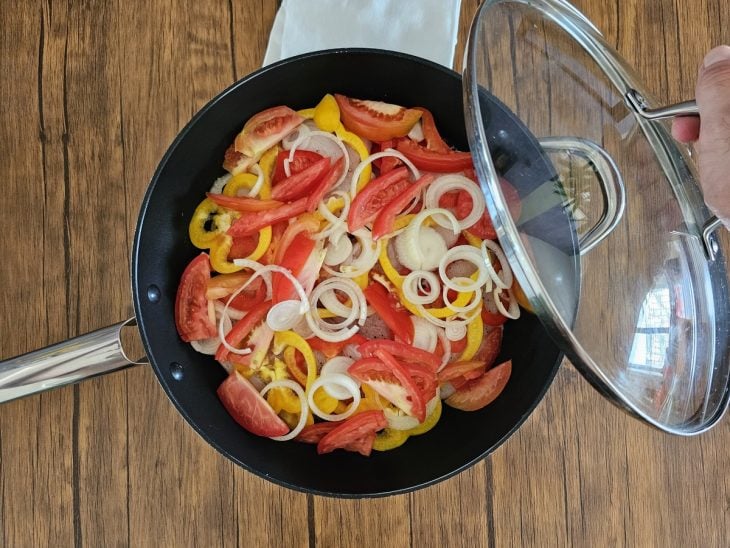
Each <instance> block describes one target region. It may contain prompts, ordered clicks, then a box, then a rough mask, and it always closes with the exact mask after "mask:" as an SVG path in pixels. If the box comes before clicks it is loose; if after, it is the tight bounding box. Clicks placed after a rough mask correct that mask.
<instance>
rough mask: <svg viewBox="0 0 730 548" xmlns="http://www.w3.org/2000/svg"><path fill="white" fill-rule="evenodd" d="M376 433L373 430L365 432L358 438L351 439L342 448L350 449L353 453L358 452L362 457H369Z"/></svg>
mask: <svg viewBox="0 0 730 548" xmlns="http://www.w3.org/2000/svg"><path fill="white" fill-rule="evenodd" d="M376 435H377V434H376V433H375V432H370V433H369V434H365V435H364V436H362V437H360V438H357V439H355V440H352V441H351V442H350V443H348V444H347V445H345V446H344V447H343V449H344V450H345V451H352V452H353V453H360V454H361V455H362V456H363V457H369V456H370V453H372V451H373V443H375V437H376Z"/></svg>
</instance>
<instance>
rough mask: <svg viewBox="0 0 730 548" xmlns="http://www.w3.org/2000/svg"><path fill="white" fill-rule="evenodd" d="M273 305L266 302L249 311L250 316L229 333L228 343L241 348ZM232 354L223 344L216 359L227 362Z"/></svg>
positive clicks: (244, 318) (241, 320)
mask: <svg viewBox="0 0 730 548" xmlns="http://www.w3.org/2000/svg"><path fill="white" fill-rule="evenodd" d="M272 304H273V303H272V302H271V301H266V302H263V303H261V304H257V305H256V306H254V307H253V308H252V309H251V310H249V311H248V314H246V315H245V316H244V317H243V318H241V319H240V320H238V321H237V322H236V324H235V325H234V326H233V329H231V330H230V331H229V332H228V334H227V335H226V342H227V343H228V344H230V345H231V346H233V347H237V348H240V347H241V345H242V343H243V342H244V341H245V340H246V337H247V336H248V335H249V333H251V331H252V330H253V328H254V327H256V326H257V325H258V324H259V323H260V322H261V321H263V319H264V318H265V317H266V314H267V312H268V311H269V309H270V308H271V305H272ZM230 353H231V352H230V350H228V349H227V348H226V347H225V346H223V345H222V344H221V345H220V346H219V347H218V352H216V353H215V359H216V360H218V361H219V362H222V361H225V360H226V359H227V358H228V356H229V354H230Z"/></svg>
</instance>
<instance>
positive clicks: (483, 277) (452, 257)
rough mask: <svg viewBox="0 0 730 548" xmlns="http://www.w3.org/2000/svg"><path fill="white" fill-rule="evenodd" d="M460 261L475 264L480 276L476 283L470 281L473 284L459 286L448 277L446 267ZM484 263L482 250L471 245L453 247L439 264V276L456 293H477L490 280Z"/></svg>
mask: <svg viewBox="0 0 730 548" xmlns="http://www.w3.org/2000/svg"><path fill="white" fill-rule="evenodd" d="M458 260H464V261H469V262H470V263H472V264H474V266H476V267H477V269H479V276H478V277H477V279H476V280H475V281H471V280H470V281H471V283H469V284H466V285H465V284H461V285H457V284H455V283H454V282H453V281H451V279H450V278H449V277H448V276H447V275H446V267H447V266H448V264H449V263H451V262H453V261H458ZM484 262H485V261H484V256H483V255H482V253H481V252H480V250H478V249H477V248H475V247H472V246H470V245H457V246H456V247H452V248H451V249H449V250H448V251H447V252H446V255H444V256H443V258H442V259H441V262H440V263H439V275H440V276H441V281H442V282H443V284H444V285H445V286H446V287H448V288H449V289H453V290H454V291H477V290H479V288H480V287H481V286H483V285H484V284H485V283H486V282H487V280H489V279H490V278H489V274H487V270H486V268H487V267H486V265H485V264H484Z"/></svg>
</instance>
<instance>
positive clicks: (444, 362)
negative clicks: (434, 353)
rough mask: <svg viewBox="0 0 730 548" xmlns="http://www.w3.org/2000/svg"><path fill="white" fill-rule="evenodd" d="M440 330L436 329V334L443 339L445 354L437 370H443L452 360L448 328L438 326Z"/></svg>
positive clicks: (442, 344) (442, 345)
mask: <svg viewBox="0 0 730 548" xmlns="http://www.w3.org/2000/svg"><path fill="white" fill-rule="evenodd" d="M437 329H438V331H436V335H437V336H438V338H439V340H440V341H441V347H442V348H443V349H444V355H443V357H442V358H441V364H440V365H439V366H438V369H437V370H436V371H437V372H438V371H441V370H442V369H443V368H444V367H446V365H447V364H448V363H449V361H451V341H450V340H449V338H448V337H447V336H446V332H445V331H446V330H445V329H441V328H437Z"/></svg>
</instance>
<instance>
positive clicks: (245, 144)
mask: <svg viewBox="0 0 730 548" xmlns="http://www.w3.org/2000/svg"><path fill="white" fill-rule="evenodd" d="M302 122H304V118H302V117H301V116H299V114H297V113H296V112H294V111H293V110H292V109H290V108H289V107H285V106H279V107H273V108H269V109H266V110H263V111H261V112H259V113H258V114H256V115H254V116H252V117H251V118H249V120H248V122H246V123H245V124H244V126H243V130H241V133H239V134H238V135H237V136H236V140H235V141H234V142H233V145H234V147H235V150H236V151H237V152H240V153H242V154H243V155H244V156H248V157H251V158H256V157H257V156H259V155H260V154H261V153H262V152H264V151H265V150H267V149H269V148H271V147H272V146H274V145H275V144H276V143H278V142H279V141H281V139H282V138H284V137H285V136H286V135H288V134H289V133H290V132H291V131H292V130H294V128H296V127H297V126H298V125H299V124H301V123H302Z"/></svg>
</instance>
